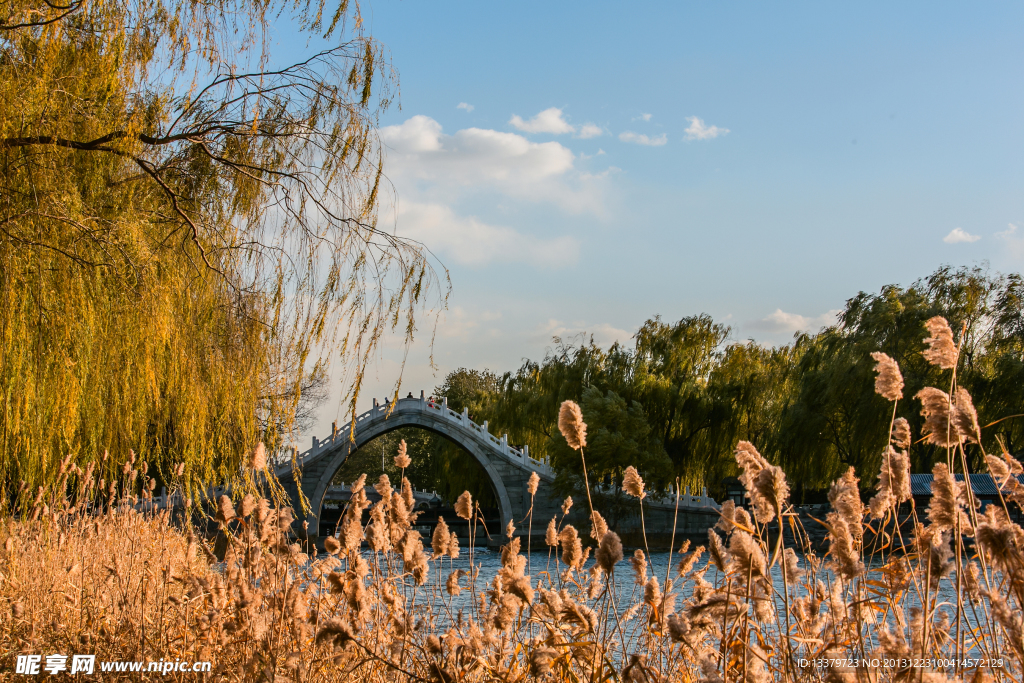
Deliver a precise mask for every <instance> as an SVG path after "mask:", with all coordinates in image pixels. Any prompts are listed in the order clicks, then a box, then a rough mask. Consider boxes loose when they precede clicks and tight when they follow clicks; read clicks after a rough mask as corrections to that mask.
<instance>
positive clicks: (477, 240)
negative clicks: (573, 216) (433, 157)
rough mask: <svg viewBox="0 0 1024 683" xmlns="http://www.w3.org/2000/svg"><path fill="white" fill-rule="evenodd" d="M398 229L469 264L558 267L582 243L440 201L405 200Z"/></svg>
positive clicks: (570, 260) (571, 260)
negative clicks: (495, 221)
mask: <svg viewBox="0 0 1024 683" xmlns="http://www.w3.org/2000/svg"><path fill="white" fill-rule="evenodd" d="M397 231H398V234H400V235H402V236H403V237H408V238H410V239H414V240H419V241H420V242H423V243H424V244H426V245H427V246H429V247H430V248H431V249H432V250H435V251H438V252H439V253H443V254H446V255H447V256H449V257H451V258H452V259H453V260H455V261H457V262H459V263H462V264H465V265H470V266H483V265H486V264H488V263H494V262H496V261H501V262H505V263H508V262H518V263H529V264H532V265H537V266H544V267H557V266H564V265H570V264H573V263H575V262H576V261H577V260H578V259H579V252H580V245H579V242H578V241H577V240H575V239H574V238H572V237H564V236H563V237H554V238H544V237H536V236H533V235H526V234H523V233H520V232H517V231H516V230H513V229H512V228H507V227H503V226H496V225H490V224H488V223H485V222H483V221H480V220H478V219H477V218H476V217H474V216H468V217H464V216H458V215H456V214H455V212H454V211H453V210H452V209H451V208H450V207H448V206H444V205H441V204H417V203H412V202H410V203H404V204H403V205H402V207H401V208H400V210H399V211H398V227H397Z"/></svg>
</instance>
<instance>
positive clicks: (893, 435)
mask: <svg viewBox="0 0 1024 683" xmlns="http://www.w3.org/2000/svg"><path fill="white" fill-rule="evenodd" d="M910 438H911V437H910V423H909V422H907V420H906V418H902V417H897V418H896V419H895V420H893V423H892V429H891V430H890V432H889V441H890V442H891V443H892V444H893V445H894V446H896V448H901V449H903V450H906V449H908V448H910Z"/></svg>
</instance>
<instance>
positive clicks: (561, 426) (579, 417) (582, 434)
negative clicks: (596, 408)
mask: <svg viewBox="0 0 1024 683" xmlns="http://www.w3.org/2000/svg"><path fill="white" fill-rule="evenodd" d="M558 431H560V432H561V433H562V436H563V437H565V441H566V443H568V444H569V448H571V449H573V450H575V451H578V450H580V449H581V448H585V447H586V445H587V424H586V423H585V422H584V421H583V411H582V410H580V407H579V406H578V405H577V404H576V402H575V401H562V407H561V408H560V409H559V410H558Z"/></svg>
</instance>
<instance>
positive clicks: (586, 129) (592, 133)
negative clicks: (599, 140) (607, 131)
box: [576, 123, 604, 140]
mask: <svg viewBox="0 0 1024 683" xmlns="http://www.w3.org/2000/svg"><path fill="white" fill-rule="evenodd" d="M601 135H604V128H601V126H596V125H594V124H593V123H584V124H583V125H582V126H580V131H579V133H578V134H577V135H576V137H578V138H583V139H584V140H586V139H588V138H596V137H599V136H601Z"/></svg>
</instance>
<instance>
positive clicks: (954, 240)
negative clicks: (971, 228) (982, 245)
mask: <svg viewBox="0 0 1024 683" xmlns="http://www.w3.org/2000/svg"><path fill="white" fill-rule="evenodd" d="M980 239H981V235H972V234H970V233H969V232H966V231H965V230H964V229H963V228H953V229H952V230H950V231H949V234H948V235H946V236H945V237H943V238H942V241H943V242H945V243H946V244H958V243H960V242H977V241H978V240H980Z"/></svg>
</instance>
